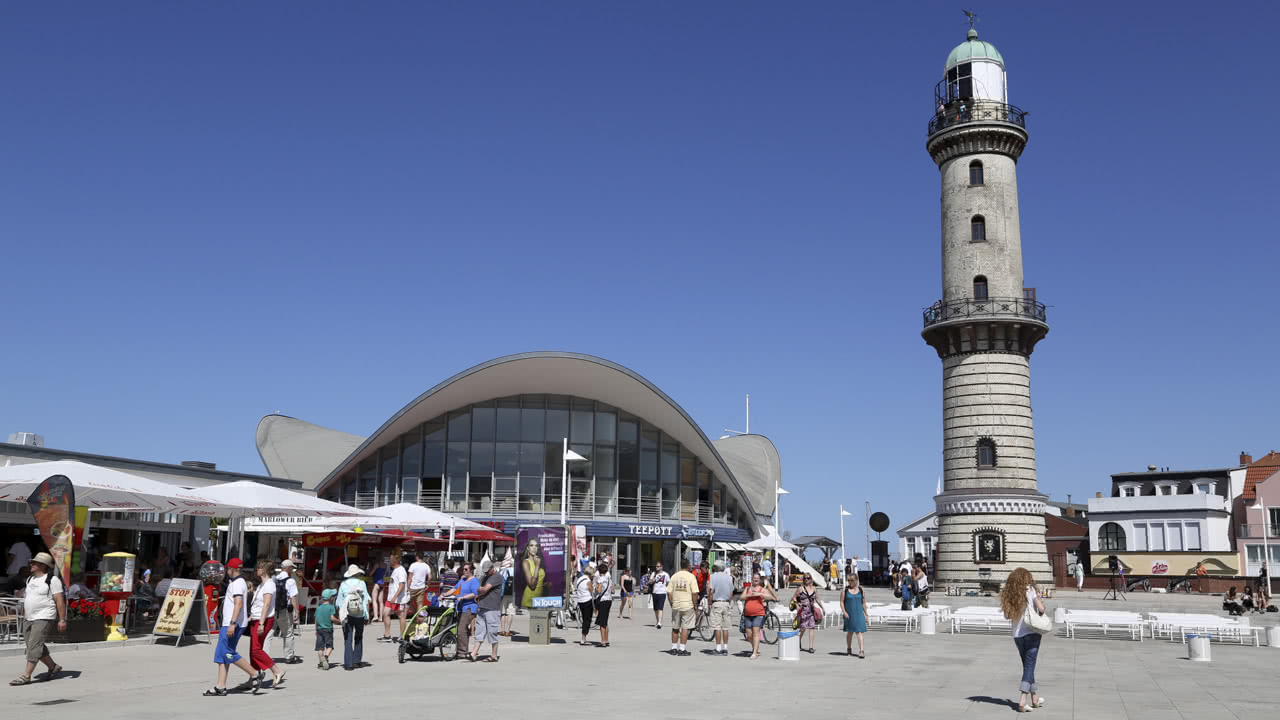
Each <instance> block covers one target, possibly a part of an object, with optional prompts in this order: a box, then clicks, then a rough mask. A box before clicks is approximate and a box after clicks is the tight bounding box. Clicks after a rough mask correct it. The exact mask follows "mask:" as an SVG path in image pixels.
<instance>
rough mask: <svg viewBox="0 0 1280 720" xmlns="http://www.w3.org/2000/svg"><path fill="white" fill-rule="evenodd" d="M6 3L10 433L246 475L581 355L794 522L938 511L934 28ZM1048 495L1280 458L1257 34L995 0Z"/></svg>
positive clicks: (925, 8) (1192, 13)
mask: <svg viewBox="0 0 1280 720" xmlns="http://www.w3.org/2000/svg"><path fill="white" fill-rule="evenodd" d="M882 5H884V6H883V7H872V6H865V5H863V4H855V3H844V2H830V3H766V2H709V1H708V2H698V3H677V2H655V3H596V2H555V3H553V2H547V3H522V2H519V3H517V2H512V3H506V2H488V3H416V2H415V3H410V2H404V3H396V2H382V3H376V4H365V3H359V4H357V3H347V2H335V3H322V2H305V3H304V2H273V3H245V2H222V3H217V4H216V5H213V4H205V3H201V4H195V3H189V4H188V3H184V4H178V3H168V2H156V3H131V4H119V3H58V4H51V3H25V4H11V5H9V6H7V7H6V8H5V10H4V18H3V23H0V68H3V70H0V83H2V84H0V95H2V96H3V97H4V98H5V109H4V111H3V112H0V133H3V135H4V137H5V138H6V140H7V142H5V143H4V144H3V148H2V149H0V218H2V219H0V229H2V231H3V236H4V240H5V242H4V248H5V252H4V257H3V268H4V272H3V276H2V277H3V282H4V285H5V292H4V297H5V299H6V303H5V305H6V308H7V311H8V312H7V323H6V324H7V328H8V332H7V333H6V346H7V347H6V351H5V352H3V353H0V373H2V377H3V378H4V382H3V383H2V384H0V430H3V431H4V432H6V433H7V432H12V431H17V430H31V431H35V432H39V433H42V434H44V435H45V436H46V438H47V442H48V444H49V445H50V446H51V447H58V448H66V449H75V450H83V451H90V452H101V453H109V454H115V455H123V456H130V457H141V458H148V459H154V460H161V461H172V462H176V461H179V460H184V459H202V460H210V461H216V462H217V463H218V464H219V467H222V468H227V469H233V470H240V471H248V472H261V471H262V466H261V463H260V461H259V460H258V457H257V453H256V451H255V449H254V444H253V430H254V427H255V425H256V423H257V421H258V419H259V418H260V417H261V416H262V415H263V414H266V413H270V412H274V411H282V412H284V413H286V414H289V415H293V416H296V417H301V418H304V419H307V420H310V421H313V422H317V423H320V424H323V425H328V426H330V427H334V428H338V429H342V430H346V431H348V432H353V433H357V434H368V433H370V432H371V431H372V430H373V429H375V428H376V427H377V426H378V425H379V424H381V422H382V421H383V420H384V419H386V418H387V417H388V416H389V415H391V414H392V413H393V412H395V411H396V410H397V409H399V408H400V407H401V406H402V405H403V404H404V403H406V402H408V401H409V400H410V399H411V398H412V397H414V396H415V395H417V394H418V393H419V392H421V391H423V390H425V389H426V388H428V387H430V386H432V385H434V384H435V383H437V382H438V381H440V380H442V379H444V378H446V377H448V376H450V375H452V374H453V373H455V372H457V371H459V370H462V369H464V368H466V367H469V366H471V365H473V364H476V363H479V362H482V361H484V360H487V359H489V358H492V357H496V356H499V355H505V354H509V353H515V352H522V351H527V350H538V349H563V350H574V351H579V352H586V353H591V354H594V355H599V356H602V357H605V358H608V359H610V360H614V361H616V362H619V363H621V364H623V365H626V366H628V367H630V368H632V369H634V370H636V371H637V372H640V373H641V374H643V375H645V376H646V377H648V378H649V379H650V380H652V381H653V382H654V383H656V384H657V385H658V386H659V387H661V388H663V389H664V390H665V391H666V392H667V393H668V394H669V395H671V396H672V397H673V398H675V399H676V400H677V401H678V402H679V403H681V405H683V407H684V408H685V409H686V410H687V411H688V412H689V413H690V414H691V415H692V416H693V417H694V418H695V419H696V420H697V421H698V422H700V423H701V424H702V426H703V428H704V429H705V430H706V432H707V434H708V435H711V436H712V437H715V436H717V435H719V434H720V431H721V429H722V428H726V427H732V428H738V429H740V428H741V426H742V424H743V418H742V414H743V410H742V404H743V395H744V393H751V399H752V429H753V430H755V431H757V432H761V433H764V434H766V435H768V436H770V437H771V438H772V439H773V440H774V442H775V443H776V444H777V446H778V448H779V450H780V452H781V454H782V462H783V471H784V476H785V478H786V486H787V487H788V488H789V489H790V490H791V491H792V492H793V494H792V495H790V496H789V497H788V498H787V499H786V500H785V501H784V509H783V518H784V524H785V525H786V526H787V527H788V528H789V529H793V530H795V531H796V532H806V533H807V532H813V533H826V534H836V533H838V525H837V518H836V511H835V509H834V508H835V505H836V504H837V503H844V504H845V505H846V506H852V507H854V508H855V513H856V514H857V515H858V517H856V518H853V520H854V521H855V522H852V523H851V524H849V525H848V526H847V532H848V533H849V537H850V542H851V545H853V542H852V541H853V539H854V538H861V537H863V536H864V532H863V525H862V522H861V520H860V516H861V509H862V504H863V502H865V501H870V502H871V504H872V507H873V509H875V510H884V511H885V512H888V513H889V514H890V516H891V517H892V519H893V526H894V527H895V528H896V527H898V526H899V525H901V524H903V523H905V522H906V521H907V520H909V519H912V518H914V517H916V516H919V515H922V514H924V513H926V512H928V511H929V510H930V509H931V499H930V498H931V496H932V494H933V491H934V485H935V482H936V478H937V475H938V473H939V472H940V466H941V461H940V457H941V456H940V447H941V411H940V410H941V392H940V390H941V372H940V365H939V362H938V359H937V357H936V355H935V354H934V353H933V351H932V350H931V349H930V348H929V347H928V346H926V345H925V344H924V342H923V341H922V340H921V339H920V336H919V329H920V311H921V309H922V308H924V307H925V306H927V305H929V304H930V303H932V302H933V301H934V300H936V299H937V298H938V297H939V295H940V257H939V228H938V221H939V217H938V173H937V170H936V168H935V167H934V165H933V163H932V161H931V160H930V159H929V157H928V155H927V154H926V153H925V150H924V140H925V129H926V123H927V121H928V119H929V114H930V112H931V110H932V107H931V99H932V88H933V85H934V84H935V83H936V82H937V81H938V80H939V79H940V78H941V71H942V65H943V61H944V59H945V58H946V55H947V53H948V52H949V51H950V49H951V48H952V47H953V46H954V45H956V44H957V43H958V42H960V41H961V40H963V38H964V33H965V30H966V29H967V25H966V24H965V22H964V18H963V16H962V15H961V13H960V9H959V8H960V6H959V5H956V4H955V3H885V4H882ZM977 9H978V10H979V12H980V13H981V14H982V20H981V22H980V23H979V25H978V29H979V31H980V33H981V35H982V38H983V39H985V40H989V41H991V42H993V43H995V44H996V45H997V46H998V47H999V48H1000V50H1001V52H1002V53H1003V55H1004V57H1005V60H1006V62H1007V64H1008V68H1009V73H1010V93H1011V98H1012V101H1013V102H1014V103H1015V104H1017V105H1019V106H1021V107H1022V108H1024V109H1027V110H1029V111H1031V115H1030V116H1029V119H1028V127H1029V130H1030V132H1031V141H1030V143H1029V145H1028V148H1027V151H1026V153H1025V154H1024V155H1023V157H1022V159H1021V161H1020V163H1019V166H1018V171H1019V180H1020V190H1021V213H1022V237H1023V252H1024V263H1025V274H1026V280H1027V284H1028V285H1032V286H1035V287H1037V288H1038V291H1039V297H1040V299H1041V300H1042V301H1044V302H1046V303H1047V304H1048V305H1049V319H1050V323H1051V327H1052V331H1051V332H1050V334H1049V336H1048V338H1047V339H1046V340H1045V341H1044V342H1043V343H1041V345H1040V346H1039V347H1038V348H1037V352H1036V354H1035V356H1034V358H1033V360H1032V368H1033V400H1034V408H1035V420H1036V432H1037V438H1036V439H1037V450H1038V464H1039V476H1040V484H1041V488H1042V490H1044V491H1046V492H1048V493H1050V494H1052V495H1053V496H1054V497H1056V498H1059V499H1065V496H1066V494H1068V493H1071V494H1072V495H1073V497H1074V498H1075V499H1083V498H1085V497H1087V496H1091V495H1092V494H1093V493H1094V492H1095V491H1098V490H1105V489H1107V488H1108V487H1109V485H1108V483H1109V478H1108V476H1109V474H1110V473H1113V472H1122V471H1134V470H1140V469H1143V468H1145V466H1146V465H1147V464H1148V463H1154V464H1158V465H1161V466H1166V465H1167V466H1172V467H1183V468H1186V467H1220V466H1226V465H1229V464H1232V463H1234V462H1235V460H1236V456H1237V453H1239V452H1240V451H1241V450H1249V451H1252V452H1254V453H1255V455H1257V454H1260V453H1263V452H1265V451H1267V450H1269V449H1272V448H1280V441H1277V430H1278V429H1277V423H1276V419H1275V418H1276V414H1275V408H1276V407H1277V401H1278V400H1280V390H1278V389H1277V386H1276V382H1275V372H1274V368H1275V355H1276V350H1277V343H1276V341H1275V338H1276V337H1277V334H1276V330H1275V327H1274V323H1275V309H1276V304H1277V289H1276V283H1275V280H1274V277H1275V271H1276V269H1277V267H1280V250H1277V240H1278V239H1280V238H1278V233H1277V231H1276V229H1275V225H1274V217H1273V212H1264V208H1265V207H1274V203H1275V195H1276V190H1277V182H1276V179H1275V175H1274V170H1275V168H1276V167H1277V164H1280V163H1278V162H1277V161H1278V160H1280V157H1277V155H1278V154H1280V151H1277V146H1276V144H1275V143H1274V142H1271V138H1272V136H1273V135H1274V127H1273V126H1274V124H1275V120H1276V118H1277V117H1280V103H1278V102H1277V99H1276V97H1277V96H1276V94H1275V93H1274V92H1273V91H1270V88H1271V87H1273V85H1274V69H1273V64H1274V59H1275V57H1274V56H1275V53H1274V37H1273V35H1272V33H1273V28H1274V27H1275V26H1276V24H1277V21H1280V17H1278V15H1280V12H1278V11H1277V9H1276V6H1275V5H1274V4H1269V3H1254V4H1235V3H1232V4H1227V5H1220V6H1215V7H1214V8H1212V10H1211V11H1209V10H1207V9H1206V8H1205V6H1204V5H1203V4H1192V3H1186V4H1183V5H1181V6H1180V5H1179V4H1177V3H1167V4H1165V5H1162V6H1161V8H1160V10H1159V12H1155V11H1153V9H1152V8H1150V7H1149V6H1147V5H1145V4H1125V3H1121V4H1118V5H1117V4H1097V5H1091V4H1089V3H1075V4H1073V5H1072V6H1071V7H1070V9H1069V10H1065V9H1063V8H1061V7H1057V6H1049V5H1044V4H1041V3H987V4H985V5H983V6H980V7H978V8H977Z"/></svg>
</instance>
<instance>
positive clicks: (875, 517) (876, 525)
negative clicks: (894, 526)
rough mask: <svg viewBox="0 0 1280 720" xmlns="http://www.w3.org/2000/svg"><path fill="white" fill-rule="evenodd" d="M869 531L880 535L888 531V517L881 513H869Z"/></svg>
mask: <svg viewBox="0 0 1280 720" xmlns="http://www.w3.org/2000/svg"><path fill="white" fill-rule="evenodd" d="M868 524H869V525H871V529H872V530H875V531H876V532H878V533H882V532H884V531H885V530H888V529H889V516H888V515H885V514H884V513H882V512H875V513H871V520H870V522H869V523H868Z"/></svg>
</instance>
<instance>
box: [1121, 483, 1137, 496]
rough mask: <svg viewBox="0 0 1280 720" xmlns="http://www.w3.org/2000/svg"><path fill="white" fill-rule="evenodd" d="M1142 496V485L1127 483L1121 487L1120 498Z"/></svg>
mask: <svg viewBox="0 0 1280 720" xmlns="http://www.w3.org/2000/svg"><path fill="white" fill-rule="evenodd" d="M1140 495H1142V484H1141V483H1125V484H1124V485H1121V486H1120V497H1138V496H1140Z"/></svg>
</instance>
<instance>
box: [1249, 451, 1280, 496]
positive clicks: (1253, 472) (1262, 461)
mask: <svg viewBox="0 0 1280 720" xmlns="http://www.w3.org/2000/svg"><path fill="white" fill-rule="evenodd" d="M1278 471H1280V452H1276V451H1275V450H1272V451H1271V452H1269V453H1267V454H1266V455H1264V456H1262V457H1260V458H1258V460H1257V461H1255V462H1253V463H1252V464H1250V465H1249V469H1248V470H1247V471H1246V472H1245V474H1244V496H1243V497H1244V499H1245V500H1254V499H1256V498H1257V492H1256V488H1257V487H1258V483H1260V482H1262V481H1263V480H1266V479H1267V478H1269V477H1271V476H1272V475H1274V474H1276V472H1278Z"/></svg>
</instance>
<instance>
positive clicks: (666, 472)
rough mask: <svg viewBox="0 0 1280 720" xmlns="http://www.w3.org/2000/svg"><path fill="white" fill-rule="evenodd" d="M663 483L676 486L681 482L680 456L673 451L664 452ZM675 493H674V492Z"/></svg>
mask: <svg viewBox="0 0 1280 720" xmlns="http://www.w3.org/2000/svg"><path fill="white" fill-rule="evenodd" d="M659 472H660V473H661V476H660V477H661V478H662V484H663V485H670V486H671V487H675V486H677V485H679V484H680V456H679V455H677V454H675V453H673V452H664V453H662V467H661V469H660V470H659ZM673 494H674V493H673Z"/></svg>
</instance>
